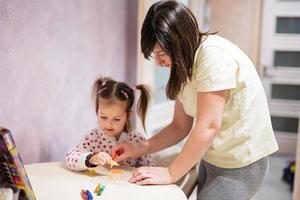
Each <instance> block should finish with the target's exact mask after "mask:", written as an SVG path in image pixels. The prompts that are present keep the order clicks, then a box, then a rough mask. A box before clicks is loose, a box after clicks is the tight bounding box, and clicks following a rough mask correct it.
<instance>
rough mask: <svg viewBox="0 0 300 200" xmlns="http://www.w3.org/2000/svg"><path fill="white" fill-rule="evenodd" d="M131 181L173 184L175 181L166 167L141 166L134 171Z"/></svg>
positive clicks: (149, 183) (139, 183) (146, 183)
mask: <svg viewBox="0 0 300 200" xmlns="http://www.w3.org/2000/svg"><path fill="white" fill-rule="evenodd" d="M129 182H131V183H136V184H138V185H151V184H161V185H162V184H171V183H173V182H174V181H173V180H172V177H171V175H170V173H169V168H165V167H140V168H137V169H136V170H134V171H133V173H132V176H131V177H130V179H129Z"/></svg>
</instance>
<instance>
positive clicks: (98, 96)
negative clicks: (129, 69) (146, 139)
mask: <svg viewBox="0 0 300 200" xmlns="http://www.w3.org/2000/svg"><path fill="white" fill-rule="evenodd" d="M136 89H138V90H140V91H141V95H140V98H139V100H138V103H137V112H138V115H139V117H140V118H141V120H142V124H143V127H144V129H145V130H146V128H145V118H146V113H147V108H148V104H149V99H150V94H149V91H148V89H147V87H146V85H137V86H136ZM92 96H93V99H94V103H95V110H96V113H97V114H98V110H99V104H100V103H101V101H103V100H105V101H111V102H113V101H115V100H118V101H123V102H126V109H125V111H126V112H127V113H128V114H129V112H130V111H131V108H132V105H133V103H134V90H133V89H132V88H131V87H129V86H128V85H127V84H126V83H124V82H117V81H115V80H113V79H111V78H109V77H104V78H98V79H97V80H96V81H95V83H94V85H93V95H92ZM131 129H132V124H131V122H130V120H129V115H128V116H127V122H126V126H125V127H124V131H125V132H127V133H128V132H130V131H131Z"/></svg>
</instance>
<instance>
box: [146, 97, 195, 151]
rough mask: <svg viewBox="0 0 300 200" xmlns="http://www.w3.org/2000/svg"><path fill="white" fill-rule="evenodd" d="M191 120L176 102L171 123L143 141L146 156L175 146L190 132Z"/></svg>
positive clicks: (177, 101)
mask: <svg viewBox="0 0 300 200" xmlns="http://www.w3.org/2000/svg"><path fill="white" fill-rule="evenodd" d="M192 126H193V118H192V117H191V116H189V115H187V114H186V113H185V112H184V109H183V105H182V104H181V103H180V102H179V100H176V102H175V110H174V116H173V120H172V122H171V123H170V124H169V125H168V126H166V127H165V128H163V129H162V130H161V131H160V132H158V133H157V134H156V135H155V136H153V137H152V138H150V139H148V140H146V141H145V144H144V145H145V146H147V147H148V148H147V151H146V154H149V153H153V152H157V151H159V150H162V149H165V148H167V147H170V146H172V145H174V144H177V143H178V142H180V141H181V140H182V139H184V138H185V137H186V136H187V135H188V134H189V133H190V131H191V129H192Z"/></svg>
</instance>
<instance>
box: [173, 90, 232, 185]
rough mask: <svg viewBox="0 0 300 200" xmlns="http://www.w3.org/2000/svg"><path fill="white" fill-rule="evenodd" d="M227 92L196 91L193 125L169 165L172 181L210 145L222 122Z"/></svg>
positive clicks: (188, 168)
mask: <svg viewBox="0 0 300 200" xmlns="http://www.w3.org/2000/svg"><path fill="white" fill-rule="evenodd" d="M227 93H228V91H227V90H223V91H217V92H205V93H198V95H197V118H196V123H195V126H194V128H193V130H192V132H191V135H190V137H189V138H188V140H187V141H186V143H185V145H184V147H183V149H182V151H181V152H180V154H179V155H178V156H177V157H176V159H175V160H174V161H173V162H172V163H171V165H170V167H169V173H170V175H171V177H172V179H173V180H174V181H177V180H179V179H180V178H181V177H182V176H183V175H184V174H186V173H187V172H188V171H189V170H190V169H191V168H192V167H193V166H194V165H195V164H196V163H197V162H199V161H200V160H201V158H202V157H203V156H204V154H205V153H206V151H207V150H208V148H209V147H210V146H211V144H212V142H213V140H214V138H215V136H216V135H217V134H218V132H219V130H220V127H221V124H222V116H223V110H224V106H225V101H226V97H227Z"/></svg>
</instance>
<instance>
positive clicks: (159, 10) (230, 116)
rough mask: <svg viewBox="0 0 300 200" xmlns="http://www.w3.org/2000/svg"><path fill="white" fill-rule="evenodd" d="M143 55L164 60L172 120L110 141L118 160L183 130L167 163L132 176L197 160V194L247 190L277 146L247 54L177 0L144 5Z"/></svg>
mask: <svg viewBox="0 0 300 200" xmlns="http://www.w3.org/2000/svg"><path fill="white" fill-rule="evenodd" d="M141 47H142V52H143V54H144V57H145V58H147V59H148V58H150V57H154V59H155V61H156V62H157V63H158V64H159V65H161V66H165V67H169V68H170V71H171V73H170V78H169V81H168V84H167V89H166V94H167V96H168V98H169V99H172V100H175V111H174V117H173V120H172V122H171V123H170V124H169V125H168V126H167V127H165V128H164V129H162V130H161V131H160V132H159V133H158V134H156V135H155V136H154V137H152V138H150V139H148V140H146V141H145V142H143V143H141V144H129V143H122V144H119V145H118V146H117V147H116V148H114V149H113V156H116V159H115V160H116V161H122V160H124V159H127V158H137V157H140V156H141V155H144V154H149V153H153V152H156V151H159V150H161V149H164V148H167V147H169V146H172V145H174V144H176V143H178V142H179V141H181V140H182V139H184V138H185V137H188V138H187V140H186V143H185V145H184V146H183V148H182V150H181V152H180V153H179V154H178V156H177V157H176V158H175V159H174V161H173V162H172V163H171V164H170V166H169V167H167V168H161V167H142V168H138V169H137V170H136V171H134V173H133V175H132V177H131V180H130V181H131V182H133V183H137V184H141V185H143V184H169V183H173V182H176V181H177V180H179V179H180V178H181V177H182V176H184V174H186V173H187V172H188V171H189V170H190V169H191V168H192V167H193V166H194V165H195V164H197V163H198V162H199V161H200V160H201V164H200V168H199V180H198V199H213V200H218V199H231V200H235V199H238V200H241V199H249V198H251V197H252V196H253V195H254V194H255V193H256V191H257V190H258V188H259V186H260V184H261V183H262V181H263V178H264V177H265V175H266V172H267V169H268V164H269V163H268V156H269V155H270V154H272V153H273V152H275V151H276V150H277V149H278V146H277V143H276V140H275V137H274V133H273V130H272V126H271V121H270V115H269V110H268V105H267V99H266V96H265V93H264V90H263V87H262V84H261V82H260V79H259V76H258V75H257V72H256V70H255V67H254V66H253V64H252V62H251V61H250V60H249V58H248V57H247V56H246V55H245V54H244V53H243V52H242V51H241V50H240V49H238V47H237V46H235V45H234V44H232V43H230V42H229V41H227V40H225V39H223V38H221V37H219V36H217V35H215V34H209V33H201V32H200V30H199V29H198V24H197V22H196V19H195V17H194V15H193V14H192V13H191V11H190V10H189V9H188V8H186V7H185V6H184V5H183V4H181V3H179V2H176V1H160V2H157V3H155V4H153V5H152V6H151V8H150V9H149V10H148V12H147V15H146V18H145V20H144V23H143V27H142V31H141Z"/></svg>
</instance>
